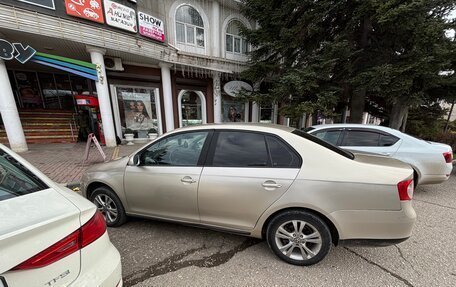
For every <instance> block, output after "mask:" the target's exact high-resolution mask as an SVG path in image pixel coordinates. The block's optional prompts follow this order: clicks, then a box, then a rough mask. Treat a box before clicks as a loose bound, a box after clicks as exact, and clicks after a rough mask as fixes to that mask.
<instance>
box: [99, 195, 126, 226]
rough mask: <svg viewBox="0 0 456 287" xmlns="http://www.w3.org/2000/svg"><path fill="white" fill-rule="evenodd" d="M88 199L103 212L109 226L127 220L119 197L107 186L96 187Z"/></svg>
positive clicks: (120, 223)
mask: <svg viewBox="0 0 456 287" xmlns="http://www.w3.org/2000/svg"><path fill="white" fill-rule="evenodd" d="M90 200H91V201H92V202H93V203H94V204H95V205H96V207H97V209H98V210H99V211H100V212H101V213H102V214H103V216H104V218H105V220H106V225H107V226H109V227H117V226H121V225H122V224H124V223H125V222H126V221H127V215H126V214H125V209H124V207H123V205H122V202H121V201H120V199H119V197H117V195H116V194H115V193H114V192H113V191H112V190H111V189H109V188H108V187H104V186H102V187H98V188H97V189H95V190H94V191H93V193H92V195H91V196H90Z"/></svg>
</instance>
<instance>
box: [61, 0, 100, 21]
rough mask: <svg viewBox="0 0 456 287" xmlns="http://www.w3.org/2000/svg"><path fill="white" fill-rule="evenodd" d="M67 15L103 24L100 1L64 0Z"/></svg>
mask: <svg viewBox="0 0 456 287" xmlns="http://www.w3.org/2000/svg"><path fill="white" fill-rule="evenodd" d="M65 8H66V12H67V14H68V15H71V16H75V17H79V18H83V19H86V20H90V21H94V22H98V23H104V17H103V9H102V4H101V0H65Z"/></svg>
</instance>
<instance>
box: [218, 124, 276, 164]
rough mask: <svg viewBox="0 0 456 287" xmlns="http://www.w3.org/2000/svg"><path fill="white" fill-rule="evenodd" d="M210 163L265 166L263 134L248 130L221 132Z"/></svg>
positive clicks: (265, 152)
mask: <svg viewBox="0 0 456 287" xmlns="http://www.w3.org/2000/svg"><path fill="white" fill-rule="evenodd" d="M212 164H213V166H236V167H247V166H248V167H254V166H267V165H268V152H267V150H266V142H265V139H264V136H263V135H262V134H257V133H248V132H221V133H220V134H219V136H218V140H217V144H216V147H215V152H214V159H213V162H212Z"/></svg>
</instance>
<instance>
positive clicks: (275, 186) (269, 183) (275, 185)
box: [262, 180, 282, 188]
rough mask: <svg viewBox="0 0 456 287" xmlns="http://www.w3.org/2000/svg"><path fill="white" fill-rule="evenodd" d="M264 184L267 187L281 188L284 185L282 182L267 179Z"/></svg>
mask: <svg viewBox="0 0 456 287" xmlns="http://www.w3.org/2000/svg"><path fill="white" fill-rule="evenodd" d="M262 186H263V187H265V188H281V187H282V185H281V184H278V183H276V182H275V181H272V180H267V181H265V182H263V184H262Z"/></svg>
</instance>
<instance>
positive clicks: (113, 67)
mask: <svg viewBox="0 0 456 287" xmlns="http://www.w3.org/2000/svg"><path fill="white" fill-rule="evenodd" d="M104 64H105V68H106V70H110V71H123V70H124V67H123V66H122V59H120V58H114V57H105V58H104Z"/></svg>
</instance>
